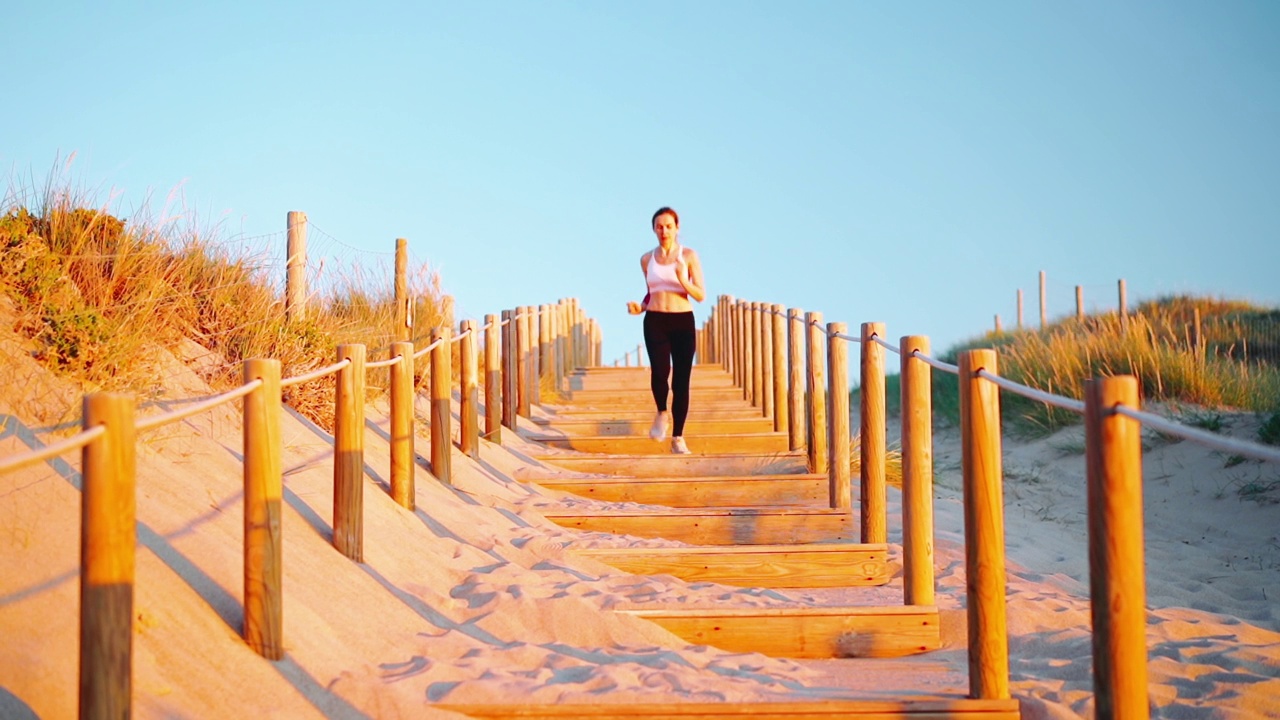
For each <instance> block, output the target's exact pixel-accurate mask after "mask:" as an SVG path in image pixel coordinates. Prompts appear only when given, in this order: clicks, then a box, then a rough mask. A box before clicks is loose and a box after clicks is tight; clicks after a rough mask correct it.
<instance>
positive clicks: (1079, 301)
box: [1076, 285, 1084, 322]
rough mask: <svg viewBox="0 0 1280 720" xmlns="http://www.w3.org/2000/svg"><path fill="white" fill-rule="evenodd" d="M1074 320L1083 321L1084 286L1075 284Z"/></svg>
mask: <svg viewBox="0 0 1280 720" xmlns="http://www.w3.org/2000/svg"><path fill="white" fill-rule="evenodd" d="M1076 320H1079V321H1080V322H1084V286H1083V285H1077V286H1076Z"/></svg>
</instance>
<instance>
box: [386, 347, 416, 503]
mask: <svg viewBox="0 0 1280 720" xmlns="http://www.w3.org/2000/svg"><path fill="white" fill-rule="evenodd" d="M413 353H414V350H413V343H411V342H407V341H402V342H395V343H392V344H391V357H398V358H400V362H397V363H395V364H394V365H392V366H391V367H390V371H391V499H392V500H395V501H396V504H397V505H399V506H400V507H402V508H405V509H407V510H412V509H413V508H414V506H415V505H416V495H417V489H416V487H415V485H416V483H415V481H414V472H413V468H414V463H415V462H416V461H415V459H414V458H415V455H416V453H415V450H414V429H413V395H414V383H413V371H414V364H415V363H414V361H413Z"/></svg>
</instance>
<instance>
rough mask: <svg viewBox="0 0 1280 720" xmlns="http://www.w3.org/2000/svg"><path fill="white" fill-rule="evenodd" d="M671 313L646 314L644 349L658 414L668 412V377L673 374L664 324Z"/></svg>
mask: <svg viewBox="0 0 1280 720" xmlns="http://www.w3.org/2000/svg"><path fill="white" fill-rule="evenodd" d="M668 314H669V313H656V312H650V313H645V316H644V348H645V350H646V351H648V353H649V387H650V388H651V389H652V390H653V402H654V403H656V404H657V406H658V412H666V411H667V392H668V387H667V375H668V374H670V372H671V340H670V333H669V331H668V328H667V327H666V325H667V323H665V322H663V320H664V316H665V315H668Z"/></svg>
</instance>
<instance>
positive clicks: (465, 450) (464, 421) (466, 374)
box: [458, 320, 480, 460]
mask: <svg viewBox="0 0 1280 720" xmlns="http://www.w3.org/2000/svg"><path fill="white" fill-rule="evenodd" d="M458 334H459V335H462V336H463V338H462V340H460V341H459V344H460V345H461V346H462V347H461V348H460V350H461V352H460V353H459V356H458V361H459V362H460V363H462V373H461V375H462V377H461V380H462V384H461V388H460V390H459V397H460V400H461V404H460V406H459V418H460V419H459V423H458V435H459V443H458V446H459V449H460V450H462V454H463V455H466V456H468V457H470V458H472V459H473V460H479V459H480V374H479V371H478V370H477V367H476V365H477V363H476V336H477V335H479V331H478V330H477V329H476V321H475V320H463V321H462V322H460V323H458Z"/></svg>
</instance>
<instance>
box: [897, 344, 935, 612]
mask: <svg viewBox="0 0 1280 720" xmlns="http://www.w3.org/2000/svg"><path fill="white" fill-rule="evenodd" d="M899 347H900V348H901V353H902V363H901V370H902V375H901V379H902V600H903V603H904V604H906V605H933V604H934V574H933V390H932V382H933V376H932V370H933V369H932V368H930V367H929V364H928V363H926V362H925V361H923V360H921V359H920V358H918V357H915V353H917V352H919V353H920V354H922V355H928V354H929V338H927V337H925V336H923V335H908V336H906V337H903V338H902V339H901V341H900V342H899Z"/></svg>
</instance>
